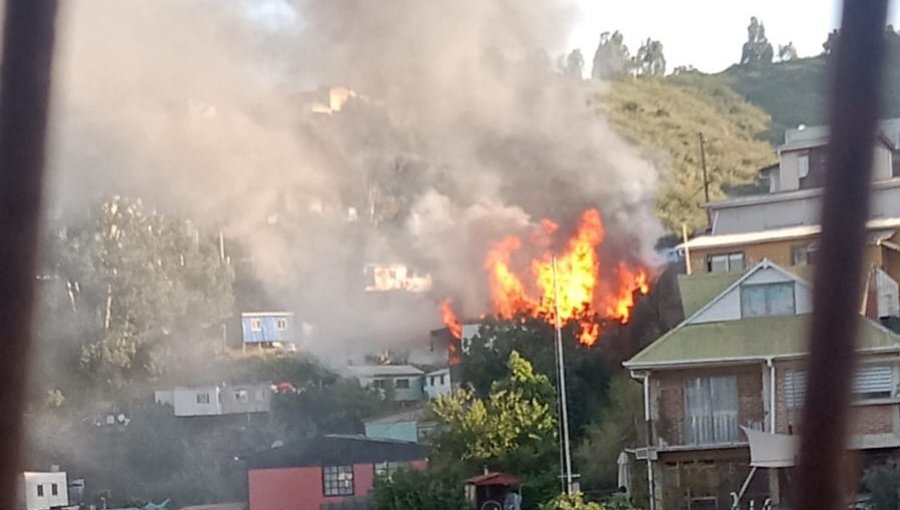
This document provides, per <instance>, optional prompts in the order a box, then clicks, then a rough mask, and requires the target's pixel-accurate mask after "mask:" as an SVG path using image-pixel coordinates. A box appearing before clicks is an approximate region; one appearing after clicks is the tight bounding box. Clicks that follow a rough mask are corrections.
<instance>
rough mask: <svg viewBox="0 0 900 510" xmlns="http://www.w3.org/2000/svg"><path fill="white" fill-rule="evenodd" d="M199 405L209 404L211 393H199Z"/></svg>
mask: <svg viewBox="0 0 900 510" xmlns="http://www.w3.org/2000/svg"><path fill="white" fill-rule="evenodd" d="M197 403H198V404H209V393H198V394H197Z"/></svg>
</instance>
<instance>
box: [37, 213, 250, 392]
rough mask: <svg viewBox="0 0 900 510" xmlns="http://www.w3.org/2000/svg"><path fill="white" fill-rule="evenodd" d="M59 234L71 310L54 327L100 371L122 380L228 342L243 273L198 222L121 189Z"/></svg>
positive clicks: (60, 289)
mask: <svg viewBox="0 0 900 510" xmlns="http://www.w3.org/2000/svg"><path fill="white" fill-rule="evenodd" d="M55 233H56V235H54V236H53V237H52V238H51V240H50V242H49V243H48V245H49V246H48V248H49V250H50V253H51V254H50V256H49V257H48V259H49V260H48V266H49V267H47V273H48V274H49V278H50V281H51V282H53V283H55V284H56V285H55V288H54V291H55V292H56V293H57V294H58V295H62V296H64V298H62V299H58V300H56V302H57V303H60V302H65V304H66V306H65V308H67V310H66V313H64V314H56V315H53V316H50V317H51V320H53V321H59V324H60V326H59V327H55V328H47V329H46V330H44V331H45V332H46V333H47V334H50V335H54V336H55V335H59V336H60V337H63V338H57V340H59V341H60V342H68V343H75V344H77V345H78V348H79V349H80V355H79V359H80V363H81V366H82V368H83V369H84V371H85V373H86V374H87V375H88V376H89V377H90V378H92V379H94V380H96V381H102V382H104V383H106V384H108V385H110V386H120V385H121V384H123V383H124V382H126V381H128V380H130V379H133V378H135V377H143V376H151V375H159V374H162V373H165V372H167V371H169V370H171V369H172V368H173V367H175V366H177V365H179V364H182V363H188V362H190V361H191V360H195V359H198V357H200V356H199V355H200V354H201V353H209V352H211V351H213V350H215V349H217V348H218V346H219V345H220V342H221V329H220V325H221V323H222V321H223V320H225V319H226V318H227V317H229V316H230V314H231V313H232V308H233V304H234V298H233V294H232V284H233V281H234V273H233V270H232V268H231V266H230V265H229V264H228V263H227V262H226V261H224V260H222V259H221V258H220V256H219V252H218V246H217V243H216V242H215V240H214V239H213V238H212V237H211V236H205V235H204V234H203V233H201V232H200V230H199V229H197V228H196V227H194V226H193V224H192V223H191V222H190V221H188V220H183V219H179V218H176V217H169V216H165V215H163V214H160V213H159V212H157V211H156V210H147V209H146V208H145V207H144V205H143V203H142V202H141V201H140V200H132V199H127V198H121V197H114V198H112V199H110V200H108V201H106V202H104V203H103V204H102V205H101V206H100V207H98V208H96V209H94V210H93V211H92V212H91V214H90V215H89V217H88V218H87V220H86V221H84V222H81V223H79V224H76V225H65V226H61V227H59V228H58V229H57V230H56V231H55ZM61 310H62V309H61V308H59V307H57V311H58V312H59V311H61ZM67 326H68V327H67Z"/></svg>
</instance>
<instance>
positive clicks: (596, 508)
mask: <svg viewBox="0 0 900 510" xmlns="http://www.w3.org/2000/svg"><path fill="white" fill-rule="evenodd" d="M541 510H605V509H604V508H603V506H602V505H600V504H599V503H591V502H586V501H585V500H584V496H582V495H581V493H580V492H576V493H575V494H572V495H566V494H560V495H559V496H557V497H555V498H553V499H552V500H550V501H549V502H547V503H545V504H543V505H541Z"/></svg>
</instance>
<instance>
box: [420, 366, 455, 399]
mask: <svg viewBox="0 0 900 510" xmlns="http://www.w3.org/2000/svg"><path fill="white" fill-rule="evenodd" d="M452 391H453V383H452V381H451V380H450V367H445V368H440V369H438V370H434V371H431V372H428V373H427V374H425V394H426V395H428V398H429V399H431V400H434V399H436V398H438V397H439V396H441V395H449V394H450V393H451V392H452Z"/></svg>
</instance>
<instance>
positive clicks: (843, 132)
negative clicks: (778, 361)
mask: <svg viewBox="0 0 900 510" xmlns="http://www.w3.org/2000/svg"><path fill="white" fill-rule="evenodd" d="M886 13H887V0H844V7H843V14H842V19H841V35H840V39H839V41H838V45H837V49H836V51H835V53H834V54H833V56H832V57H833V58H834V61H833V64H834V66H833V68H832V69H833V71H834V75H833V82H832V90H831V92H832V93H831V104H830V108H829V123H830V126H831V135H830V141H829V146H828V167H827V171H826V175H825V196H824V198H823V203H822V237H821V250H820V253H821V254H822V255H821V257H820V258H819V260H817V263H816V269H815V289H814V291H815V294H814V297H813V304H814V306H815V312H814V315H813V318H812V327H811V328H810V338H809V346H810V366H809V379H808V383H807V395H806V406H805V408H804V411H803V422H802V431H801V434H802V439H801V447H800V459H799V464H798V472H797V475H798V478H797V508H798V510H829V509H830V510H837V509H839V508H845V507H846V501H845V496H846V494H845V493H844V491H845V488H846V485H845V484H844V483H843V482H844V474H845V470H844V469H843V461H844V451H845V448H846V446H847V445H846V441H847V413H848V408H849V404H850V385H851V382H852V374H853V366H854V360H853V358H854V354H855V352H854V346H855V343H856V329H857V325H858V322H859V320H860V317H859V299H860V292H861V285H860V275H861V274H862V255H863V253H862V250H863V246H864V244H865V222H866V220H867V219H868V214H869V190H870V185H871V179H872V159H873V147H874V143H875V133H876V129H877V118H878V107H879V100H878V99H879V95H880V78H881V65H882V60H883V53H884V38H885V34H884V30H885V27H884V24H885V17H886Z"/></svg>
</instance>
